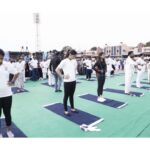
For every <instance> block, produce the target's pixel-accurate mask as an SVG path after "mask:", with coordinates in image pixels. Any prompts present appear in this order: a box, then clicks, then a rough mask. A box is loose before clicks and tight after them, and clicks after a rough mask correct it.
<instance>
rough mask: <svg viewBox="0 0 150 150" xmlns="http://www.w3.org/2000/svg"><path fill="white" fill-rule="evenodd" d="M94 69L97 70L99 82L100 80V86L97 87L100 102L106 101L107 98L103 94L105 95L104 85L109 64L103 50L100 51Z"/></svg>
mask: <svg viewBox="0 0 150 150" xmlns="http://www.w3.org/2000/svg"><path fill="white" fill-rule="evenodd" d="M93 69H94V70H95V72H96V76H97V82H98V88H97V95H98V98H97V100H98V101H100V102H104V101H105V99H104V98H103V96H102V95H103V87H104V83H105V76H106V71H107V65H106V62H105V55H104V53H103V52H101V53H99V55H98V59H97V61H96V63H95V64H94V66H93Z"/></svg>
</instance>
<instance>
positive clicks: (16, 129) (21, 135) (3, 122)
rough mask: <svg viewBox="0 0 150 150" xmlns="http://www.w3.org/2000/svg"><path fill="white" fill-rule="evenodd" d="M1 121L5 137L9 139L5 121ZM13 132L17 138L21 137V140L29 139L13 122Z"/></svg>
mask: <svg viewBox="0 0 150 150" xmlns="http://www.w3.org/2000/svg"><path fill="white" fill-rule="evenodd" d="M0 121H1V127H2V134H3V137H8V136H7V134H6V128H5V119H0ZM12 132H13V133H14V135H15V137H19V138H21V137H27V136H26V135H25V134H24V133H23V132H22V131H21V130H20V129H19V128H18V127H17V126H16V125H15V124H14V123H13V122H12Z"/></svg>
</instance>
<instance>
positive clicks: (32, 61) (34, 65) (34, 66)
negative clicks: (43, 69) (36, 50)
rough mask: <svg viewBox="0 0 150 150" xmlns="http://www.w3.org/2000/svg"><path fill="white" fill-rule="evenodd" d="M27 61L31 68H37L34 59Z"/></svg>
mask: <svg viewBox="0 0 150 150" xmlns="http://www.w3.org/2000/svg"><path fill="white" fill-rule="evenodd" d="M29 63H30V65H31V66H32V67H33V68H38V61H37V60H36V59H32V60H31V61H30V62H29Z"/></svg>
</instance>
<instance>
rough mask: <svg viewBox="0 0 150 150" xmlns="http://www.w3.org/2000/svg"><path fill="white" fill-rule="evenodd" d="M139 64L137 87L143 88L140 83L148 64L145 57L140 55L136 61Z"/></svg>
mask: <svg viewBox="0 0 150 150" xmlns="http://www.w3.org/2000/svg"><path fill="white" fill-rule="evenodd" d="M136 63H137V78H136V87H138V88H141V87H142V85H141V83H140V81H141V79H142V76H143V74H144V72H145V70H146V62H145V61H144V55H143V54H140V57H139V58H138V59H137V61H136Z"/></svg>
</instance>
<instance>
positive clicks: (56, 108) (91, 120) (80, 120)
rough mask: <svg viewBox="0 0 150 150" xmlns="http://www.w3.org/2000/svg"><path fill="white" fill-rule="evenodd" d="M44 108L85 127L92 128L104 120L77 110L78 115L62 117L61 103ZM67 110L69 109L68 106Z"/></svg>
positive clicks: (72, 114) (62, 107)
mask: <svg viewBox="0 0 150 150" xmlns="http://www.w3.org/2000/svg"><path fill="white" fill-rule="evenodd" d="M45 108H46V109H48V110H50V111H52V112H54V113H56V114H57V115H59V116H61V117H63V118H65V119H67V120H69V121H71V122H74V123H76V124H78V125H82V124H86V125H91V126H93V125H95V124H97V123H100V122H102V121H103V120H104V119H103V118H100V117H97V116H94V115H92V114H90V113H87V112H84V111H82V110H79V109H78V111H79V113H71V116H66V115H64V106H63V104H61V103H56V104H52V105H48V106H45ZM68 108H69V109H70V107H69V106H68Z"/></svg>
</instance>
